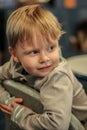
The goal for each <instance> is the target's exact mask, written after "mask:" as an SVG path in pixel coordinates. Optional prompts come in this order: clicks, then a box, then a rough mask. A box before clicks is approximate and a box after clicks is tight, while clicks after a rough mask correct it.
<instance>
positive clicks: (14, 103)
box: [11, 98, 23, 107]
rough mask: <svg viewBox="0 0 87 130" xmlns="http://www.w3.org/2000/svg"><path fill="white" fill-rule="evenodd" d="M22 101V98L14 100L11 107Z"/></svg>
mask: <svg viewBox="0 0 87 130" xmlns="http://www.w3.org/2000/svg"><path fill="white" fill-rule="evenodd" d="M22 102H23V99H22V98H15V99H14V100H13V101H12V102H11V105H12V106H13V107H14V105H16V103H22Z"/></svg>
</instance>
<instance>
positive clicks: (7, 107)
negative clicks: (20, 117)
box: [0, 104, 12, 115]
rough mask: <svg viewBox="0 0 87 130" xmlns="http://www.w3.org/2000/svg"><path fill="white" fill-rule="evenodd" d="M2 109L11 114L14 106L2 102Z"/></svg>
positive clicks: (0, 108)
mask: <svg viewBox="0 0 87 130" xmlns="http://www.w3.org/2000/svg"><path fill="white" fill-rule="evenodd" d="M0 110H1V111H3V112H4V113H6V114H9V115H11V112H12V108H11V107H10V106H7V105H4V104H0Z"/></svg>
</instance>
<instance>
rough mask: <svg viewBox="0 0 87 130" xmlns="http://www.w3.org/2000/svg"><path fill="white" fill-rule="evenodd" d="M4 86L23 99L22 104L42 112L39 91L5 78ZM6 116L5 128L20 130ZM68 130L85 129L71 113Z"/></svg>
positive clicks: (7, 129)
mask: <svg viewBox="0 0 87 130" xmlns="http://www.w3.org/2000/svg"><path fill="white" fill-rule="evenodd" d="M3 86H4V88H5V89H6V90H7V91H9V92H10V93H11V95H14V96H16V97H22V98H23V99H24V105H27V106H29V107H30V106H31V108H32V110H33V111H35V112H37V113H42V112H43V106H42V104H41V102H40V95H39V92H38V91H36V90H34V89H33V88H31V87H29V86H26V85H24V84H22V83H20V82H16V81H13V80H5V81H4V82H3ZM5 117H6V129H5V130H22V129H20V128H19V127H18V126H17V125H16V124H15V123H14V122H12V121H11V120H10V119H9V117H7V116H5ZM69 130H85V129H84V127H83V126H82V124H81V123H80V121H79V120H78V119H77V118H76V117H75V116H74V115H73V114H72V116H71V122H70V127H69Z"/></svg>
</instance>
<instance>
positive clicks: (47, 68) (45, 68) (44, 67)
mask: <svg viewBox="0 0 87 130" xmlns="http://www.w3.org/2000/svg"><path fill="white" fill-rule="evenodd" d="M50 68H51V65H49V66H43V67H41V68H39V69H38V70H41V71H49V70H50Z"/></svg>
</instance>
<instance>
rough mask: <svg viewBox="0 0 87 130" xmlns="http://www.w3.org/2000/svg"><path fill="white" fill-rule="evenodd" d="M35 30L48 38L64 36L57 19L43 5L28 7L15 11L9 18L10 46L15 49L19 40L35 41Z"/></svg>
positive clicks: (8, 33) (7, 30)
mask: <svg viewBox="0 0 87 130" xmlns="http://www.w3.org/2000/svg"><path fill="white" fill-rule="evenodd" d="M34 30H37V31H39V32H40V33H41V34H42V35H44V36H45V37H46V38H48V36H50V37H51V38H53V39H59V38H60V36H61V35H62V34H63V31H62V29H61V25H60V23H59V22H58V20H57V18H56V17H55V16H54V15H53V14H52V13H51V12H50V11H48V10H46V9H45V8H43V7H42V6H41V5H39V4H36V5H27V6H23V7H20V8H18V9H17V10H15V11H14V12H13V13H12V14H11V15H10V16H9V18H8V21H7V27H6V34H7V39H8V44H9V46H11V47H12V48H15V47H16V45H17V42H18V40H20V41H21V42H23V40H24V39H25V38H26V39H31V40H33V36H34V35H33V33H34ZM37 31H36V32H37Z"/></svg>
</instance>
